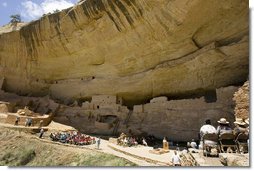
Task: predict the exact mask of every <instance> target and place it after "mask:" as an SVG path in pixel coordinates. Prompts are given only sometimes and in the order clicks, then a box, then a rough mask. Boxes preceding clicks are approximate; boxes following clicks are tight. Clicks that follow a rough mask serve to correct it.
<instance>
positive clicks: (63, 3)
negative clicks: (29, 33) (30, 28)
mask: <svg viewBox="0 0 254 171" xmlns="http://www.w3.org/2000/svg"><path fill="white" fill-rule="evenodd" d="M77 2H78V0H0V14H1V15H0V26H3V25H5V24H8V23H9V22H10V20H11V19H10V16H11V15H14V14H20V16H21V20H22V21H25V22H29V21H31V20H35V19H38V18H40V17H41V16H42V15H43V14H46V13H49V12H53V11H54V10H56V9H58V10H61V9H65V8H68V7H71V6H73V5H74V4H75V3H77Z"/></svg>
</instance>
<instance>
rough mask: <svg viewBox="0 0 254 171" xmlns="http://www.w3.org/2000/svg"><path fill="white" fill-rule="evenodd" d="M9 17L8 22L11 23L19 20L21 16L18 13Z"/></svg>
mask: <svg viewBox="0 0 254 171" xmlns="http://www.w3.org/2000/svg"><path fill="white" fill-rule="evenodd" d="M10 18H11V21H10V23H12V24H14V23H20V22H21V17H20V15H19V14H15V15H11V16H10Z"/></svg>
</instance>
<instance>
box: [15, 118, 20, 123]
mask: <svg viewBox="0 0 254 171" xmlns="http://www.w3.org/2000/svg"><path fill="white" fill-rule="evenodd" d="M19 121H20V118H19V117H18V116H17V117H16V120H15V125H18V124H19Z"/></svg>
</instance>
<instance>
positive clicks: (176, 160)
mask: <svg viewBox="0 0 254 171" xmlns="http://www.w3.org/2000/svg"><path fill="white" fill-rule="evenodd" d="M172 163H173V165H174V166H181V159H180V157H179V155H178V154H177V151H176V150H175V151H174V155H173V156H172Z"/></svg>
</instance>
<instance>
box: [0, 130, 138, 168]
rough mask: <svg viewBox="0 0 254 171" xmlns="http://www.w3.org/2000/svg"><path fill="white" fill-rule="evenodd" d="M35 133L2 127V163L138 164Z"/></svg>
mask: <svg viewBox="0 0 254 171" xmlns="http://www.w3.org/2000/svg"><path fill="white" fill-rule="evenodd" d="M34 136H36V135H30V134H27V133H24V132H18V131H13V130H8V129H6V128H1V132H0V140H1V141H0V151H1V153H0V165H1V166H136V165H135V164H134V163H132V162H130V161H128V160H126V159H123V158H119V157H116V156H113V155H110V154H105V153H101V152H97V151H92V150H88V149H80V148H75V147H67V146H63V145H56V144H51V143H46V142H43V141H40V140H37V139H33V138H32V137H34Z"/></svg>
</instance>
